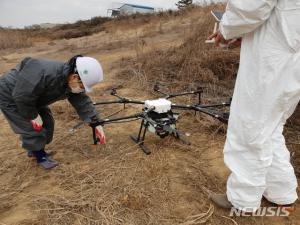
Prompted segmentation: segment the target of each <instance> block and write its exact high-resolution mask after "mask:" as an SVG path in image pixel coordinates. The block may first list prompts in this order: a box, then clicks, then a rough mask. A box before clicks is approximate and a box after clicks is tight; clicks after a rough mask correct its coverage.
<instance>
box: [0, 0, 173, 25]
mask: <svg viewBox="0 0 300 225" xmlns="http://www.w3.org/2000/svg"><path fill="white" fill-rule="evenodd" d="M116 2H118V1H110V0H25V1H24V0H0V26H6V27H7V26H13V27H23V26H27V25H31V24H40V23H65V22H75V21H77V20H79V19H90V18H91V17H93V16H106V15H107V9H108V8H111V7H113V3H116ZM119 2H120V1H119ZM121 2H123V1H121ZM124 2H126V3H135V4H141V5H147V6H153V7H158V8H164V9H168V8H176V6H175V3H176V2H178V0H152V1H150V0H125V1H124Z"/></svg>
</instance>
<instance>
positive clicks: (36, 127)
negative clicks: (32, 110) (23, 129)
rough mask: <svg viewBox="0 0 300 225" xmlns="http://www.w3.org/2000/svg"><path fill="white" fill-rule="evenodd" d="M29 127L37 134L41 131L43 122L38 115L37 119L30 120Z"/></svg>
mask: <svg viewBox="0 0 300 225" xmlns="http://www.w3.org/2000/svg"><path fill="white" fill-rule="evenodd" d="M30 122H31V125H32V128H33V129H34V130H35V131H37V132H41V131H42V129H43V120H42V118H41V117H40V115H38V116H37V118H35V119H34V120H31V121H30Z"/></svg>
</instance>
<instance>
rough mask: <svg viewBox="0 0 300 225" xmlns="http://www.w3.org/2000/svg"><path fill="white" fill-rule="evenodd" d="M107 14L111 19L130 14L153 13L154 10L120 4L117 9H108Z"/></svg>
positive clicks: (141, 6)
mask: <svg viewBox="0 0 300 225" xmlns="http://www.w3.org/2000/svg"><path fill="white" fill-rule="evenodd" d="M107 11H108V13H110V14H111V16H112V17H116V16H124V15H132V14H137V13H140V14H145V13H154V12H155V8H153V7H149V6H143V5H135V4H122V5H121V6H120V7H118V8H113V9H108V10H107Z"/></svg>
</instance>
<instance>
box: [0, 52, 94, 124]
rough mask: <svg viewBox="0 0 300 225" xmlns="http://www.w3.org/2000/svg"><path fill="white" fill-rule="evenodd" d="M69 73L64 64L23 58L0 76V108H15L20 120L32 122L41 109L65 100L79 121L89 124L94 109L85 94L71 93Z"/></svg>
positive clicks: (67, 66)
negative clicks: (76, 114) (72, 108)
mask: <svg viewBox="0 0 300 225" xmlns="http://www.w3.org/2000/svg"><path fill="white" fill-rule="evenodd" d="M69 70H70V67H69V65H68V64H67V63H63V62H57V61H51V60H43V59H33V58H25V59H24V60H23V61H22V62H21V63H20V64H18V65H17V66H16V67H15V68H14V69H12V70H11V71H10V72H8V73H6V74H4V75H3V76H1V77H0V109H1V108H2V109H9V108H12V107H13V108H17V109H18V112H19V113H20V115H22V117H24V118H25V119H28V120H32V119H35V118H36V117H37V115H38V109H39V108H40V107H43V106H47V105H50V104H52V103H54V102H56V101H58V100H62V99H66V98H67V99H68V100H69V102H70V103H71V104H72V105H73V107H74V108H75V109H76V111H77V113H78V115H79V116H80V118H81V119H82V120H84V121H86V122H90V118H91V117H93V116H96V115H97V112H96V109H95V107H94V105H93V103H92V101H91V99H90V98H89V97H88V96H87V95H86V94H85V93H81V94H73V93H71V90H70V88H69V87H68V75H69Z"/></svg>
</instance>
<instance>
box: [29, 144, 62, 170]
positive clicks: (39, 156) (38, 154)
mask: <svg viewBox="0 0 300 225" xmlns="http://www.w3.org/2000/svg"><path fill="white" fill-rule="evenodd" d="M32 153H33V155H34V156H35V158H36V161H37V164H38V165H40V166H42V167H43V168H44V169H46V170H47V169H52V168H54V167H56V166H58V162H57V161H55V160H51V159H49V158H48V157H47V153H46V152H45V150H44V149H42V150H40V151H33V152H32Z"/></svg>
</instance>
